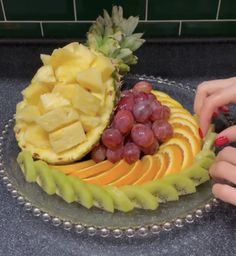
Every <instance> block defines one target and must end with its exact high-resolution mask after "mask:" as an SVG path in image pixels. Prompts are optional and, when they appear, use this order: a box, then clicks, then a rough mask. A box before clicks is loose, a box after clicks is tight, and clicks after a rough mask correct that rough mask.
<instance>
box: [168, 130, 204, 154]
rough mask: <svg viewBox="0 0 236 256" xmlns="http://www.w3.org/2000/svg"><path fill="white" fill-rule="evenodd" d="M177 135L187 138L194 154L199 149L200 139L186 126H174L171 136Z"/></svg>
mask: <svg viewBox="0 0 236 256" xmlns="http://www.w3.org/2000/svg"><path fill="white" fill-rule="evenodd" d="M179 135H180V136H183V137H185V138H187V139H188V141H189V143H190V145H191V148H192V152H193V155H194V156H195V155H196V154H197V153H198V152H199V151H200V150H201V147H202V146H201V140H199V139H197V138H196V137H195V135H194V134H193V133H192V131H191V130H189V129H187V127H185V126H182V127H175V129H174V134H173V137H179Z"/></svg>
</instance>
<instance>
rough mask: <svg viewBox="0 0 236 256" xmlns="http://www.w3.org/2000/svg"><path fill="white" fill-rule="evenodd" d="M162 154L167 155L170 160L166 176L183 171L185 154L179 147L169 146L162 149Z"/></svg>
mask: <svg viewBox="0 0 236 256" xmlns="http://www.w3.org/2000/svg"><path fill="white" fill-rule="evenodd" d="M160 153H166V154H167V155H168V158H169V164H168V166H167V168H166V171H165V174H164V176H166V175H168V174H171V173H177V172H180V171H181V170H182V163H183V152H182V150H181V148H180V147H179V146H178V145H169V146H168V147H163V148H162V149H160Z"/></svg>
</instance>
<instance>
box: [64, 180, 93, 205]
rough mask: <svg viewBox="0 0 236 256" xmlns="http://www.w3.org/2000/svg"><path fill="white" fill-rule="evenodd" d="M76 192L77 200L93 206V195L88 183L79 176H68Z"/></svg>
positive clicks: (82, 203)
mask: <svg viewBox="0 0 236 256" xmlns="http://www.w3.org/2000/svg"><path fill="white" fill-rule="evenodd" d="M66 177H67V180H68V181H69V183H70V184H71V186H72V188H73V190H74V191H75V194H76V201H77V202H78V203H80V204H81V205H83V206H84V207H86V208H87V209H90V208H91V207H92V206H93V196H92V193H91V192H90V191H89V190H88V188H87V186H86V184H85V183H84V182H83V181H82V180H81V179H80V178H77V177H73V176H66Z"/></svg>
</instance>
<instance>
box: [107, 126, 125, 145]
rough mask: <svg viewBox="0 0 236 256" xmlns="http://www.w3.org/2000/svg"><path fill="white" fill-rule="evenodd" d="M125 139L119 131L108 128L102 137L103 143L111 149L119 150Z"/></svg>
mask: <svg viewBox="0 0 236 256" xmlns="http://www.w3.org/2000/svg"><path fill="white" fill-rule="evenodd" d="M122 141H123V138H122V135H121V133H120V131H119V130H117V129H114V128H108V129H106V130H105V131H104V133H103V135H102V143H103V144H104V145H105V146H106V147H107V148H109V149H112V150H114V149H117V148H118V147H119V146H120V145H121V144H122Z"/></svg>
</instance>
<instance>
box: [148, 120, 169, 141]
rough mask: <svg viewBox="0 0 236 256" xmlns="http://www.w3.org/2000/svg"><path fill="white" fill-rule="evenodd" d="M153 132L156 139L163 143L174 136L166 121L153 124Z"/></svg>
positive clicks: (157, 121)
mask: <svg viewBox="0 0 236 256" xmlns="http://www.w3.org/2000/svg"><path fill="white" fill-rule="evenodd" d="M152 130H153V133H154V135H155V137H156V138H157V139H158V140H159V141H161V142H164V141H166V140H167V139H169V138H171V136H172V135H173V128H172V126H171V125H170V124H169V123H168V122H167V121H165V120H156V121H155V122H154V123H153V124H152Z"/></svg>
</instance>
